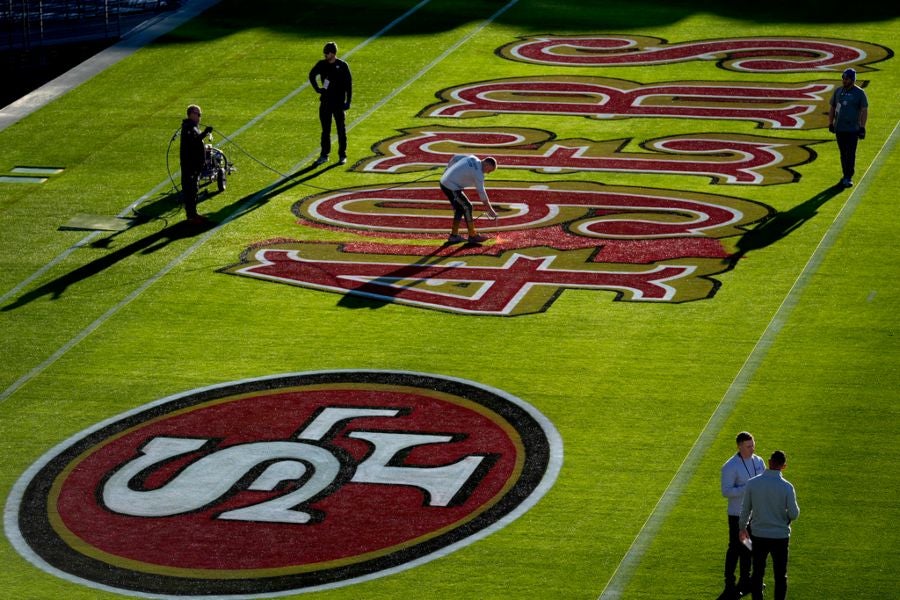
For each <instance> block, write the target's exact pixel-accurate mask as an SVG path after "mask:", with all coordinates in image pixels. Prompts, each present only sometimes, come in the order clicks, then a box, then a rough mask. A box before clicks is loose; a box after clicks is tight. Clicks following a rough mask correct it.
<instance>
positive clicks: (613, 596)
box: [599, 122, 900, 600]
mask: <svg viewBox="0 0 900 600" xmlns="http://www.w3.org/2000/svg"><path fill="white" fill-rule="evenodd" d="M898 132H900V122H898V123H897V124H895V125H894V129H893V131H891V135H890V136H888V138H887V140H886V141H885V143H884V145H883V146H882V147H881V149H880V150H879V151H878V154H877V155H876V156H875V160H874V161H873V162H872V164H871V165H870V166H869V167H868V168H867V169H866V171H865V173H863V176H862V178H861V179H860V182H859V186H858V187H856V188H854V190H853V192H852V193H851V194H850V197H849V198H847V200H846V202H844V205H843V206H842V207H841V209H840V210H839V211H838V214H837V215H836V216H835V218H834V221H833V222H832V223H831V226H830V227H829V228H828V230H827V231H826V232H825V234H824V235H823V236H822V239H821V240H820V241H819V244H818V245H817V246H816V249H815V250H814V251H813V253H812V255H811V256H810V257H809V260H807V261H806V265H804V267H803V270H802V271H800V274H799V275H798V276H797V279H795V280H794V284H793V285H792V286H791V289H790V290H789V291H788V293H787V295H786V296H785V297H784V300H782V302H781V305H780V306H779V307H778V310H776V311H775V314H774V315H773V316H772V319H771V320H770V321H769V324H768V325H767V326H766V328H765V330H764V331H763V333H762V335H761V336H760V338H759V339H758V340H757V342H756V344H755V345H754V347H753V350H751V352H750V354H749V355H748V356H747V359H746V360H745V361H744V364H743V365H742V366H741V369H740V371H738V373H737V375H736V376H735V378H734V379H733V380H732V382H731V385H730V386H729V387H728V389H727V390H726V391H725V394H724V396H723V397H722V399H721V400H720V401H719V404H718V405H717V406H716V410H715V411H714V412H713V414H712V415H711V416H710V418H709V420H708V421H707V422H706V425H705V426H704V427H703V430H702V431H701V432H700V435H699V436H698V437H697V439H696V440H695V441H694V444H693V446H691V449H690V451H689V452H688V454H687V456H685V458H684V460H683V461H682V463H681V465H680V466H679V467H678V470H677V471H676V472H675V475H674V477H672V480H671V481H670V482H669V485H668V486H667V487H666V489H665V491H664V492H663V494H662V496H661V497H660V498H659V500H658V501H657V503H656V506H654V507H653V511H652V512H651V513H650V516H649V517H647V520H646V521H645V522H644V524H643V526H641V529H640V531H639V532H638V534H637V536H636V537H635V539H634V541H633V542H632V543H631V547H629V548H628V552H626V553H625V556H623V557H622V560H621V561H619V564H618V566H617V567H616V570H615V572H613V575H612V577H611V578H610V579H609V581H608V582H607V583H606V586H605V587H604V588H603V591H602V592H601V593H600V596H599V599H600V600H618V599H619V598H622V594H623V593H624V591H625V588H626V587H628V583H629V582H630V581H631V577H632V575H633V574H634V571H635V569H636V568H637V566H638V564H639V563H640V561H641V559H642V558H643V556H644V554H645V553H646V551H647V549H648V548H649V547H650V544H651V543H652V542H653V539H654V538H655V537H656V535H657V534H658V533H659V530H660V528H661V527H662V524H663V522H664V521H665V520H666V518H667V517H668V516H669V513H670V512H671V511H672V508H673V507H674V506H675V503H676V502H677V501H678V499H679V498H680V497H681V494H682V492H683V491H684V488H685V486H686V485H687V483H688V482H689V481H690V480H691V479H692V478H693V476H694V473H695V472H696V470H697V465H698V464H699V463H700V460H701V459H702V458H703V456H704V455H705V454H706V452H707V451H708V450H709V448H710V446H711V445H712V443H713V441H714V440H715V439H716V437H717V436H718V434H719V432H720V431H721V430H722V426H723V425H724V424H725V421H726V420H727V419H728V417H729V416H730V415H731V412H732V410H733V409H734V406H735V405H736V404H737V402H738V400H740V398H741V396H742V395H743V394H744V391H745V390H746V389H747V386H748V385H749V384H750V381H751V380H752V379H753V376H754V375H755V374H756V371H757V370H758V369H759V367H760V365H761V364H762V362H763V360H764V359H765V357H766V355H767V354H768V352H769V349H770V348H771V347H772V344H774V342H775V339H776V338H777V337H778V334H779V333H780V332H781V330H782V329H783V328H784V325H785V323H787V320H788V318H790V316H791V313H792V312H793V311H794V308H796V306H797V304H798V302H799V301H800V297H801V296H802V295H803V291H804V290H805V289H806V287H807V286H808V285H809V282H810V281H811V280H812V278H813V276H814V275H815V274H816V271H818V270H819V267H820V266H821V265H822V261H823V260H825V257H826V256H827V255H828V252H829V251H830V250H831V248H832V247H833V246H834V243H835V242H836V241H837V239H838V236H840V234H841V232H842V231H843V230H844V227H845V226H846V225H847V222H848V221H849V220H850V217H851V216H853V213H854V211H855V210H856V207H857V206H858V205H859V202H860V199H861V198H862V197H863V196H865V193H866V191H867V190H868V188H869V182H870V181H871V179H872V178H870V177H869V173H870V172H871V173H873V177H875V176H877V173H878V172H879V171H880V170H881V167H882V166H883V163H884V161H885V160H886V159H887V157H888V156H889V155H890V154H891V153H892V152H893V149H894V146H896V144H897V139H898V137H900V135H898Z"/></svg>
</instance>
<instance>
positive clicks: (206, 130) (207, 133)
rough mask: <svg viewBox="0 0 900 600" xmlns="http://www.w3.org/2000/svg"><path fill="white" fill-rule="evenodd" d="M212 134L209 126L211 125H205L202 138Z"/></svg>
mask: <svg viewBox="0 0 900 600" xmlns="http://www.w3.org/2000/svg"><path fill="white" fill-rule="evenodd" d="M212 132H213V128H212V126H211V125H207V126H206V129H204V130H203V137H206V136H208V135H209V134H211V133H212Z"/></svg>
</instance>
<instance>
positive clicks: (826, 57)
mask: <svg viewBox="0 0 900 600" xmlns="http://www.w3.org/2000/svg"><path fill="white" fill-rule="evenodd" d="M497 52H498V54H500V55H501V56H503V57H505V58H508V59H510V60H515V61H519V62H527V63H534V64H541V65H552V66H555V67H560V66H572V67H575V66H595V67H616V66H635V65H661V64H669V63H677V62H686V61H693V60H707V61H708V60H714V61H716V63H717V64H718V66H719V67H721V68H723V69H726V70H729V71H739V72H745V73H797V72H803V71H817V72H836V73H840V72H841V71H843V70H844V69H846V68H847V67H855V68H856V69H857V71H867V70H869V69H868V68H866V65H870V64H872V63H876V62H879V61H882V60H885V59H886V58H890V57H891V56H892V53H891V51H890V50H888V49H887V48H884V47H882V46H878V45H876V44H870V43H867V42H860V41H856V40H840V39H829V38H790V37H753V38H723V39H717V40H702V41H694V42H682V43H669V42H667V41H666V40H664V39H662V38H656V37H648V36H631V35H578V36H564V35H563V36H556V35H544V36H536V37H526V38H523V39H521V40H520V41H517V42H512V43H510V44H507V45H506V46H503V47H502V48H500V49H499V50H498V51H497Z"/></svg>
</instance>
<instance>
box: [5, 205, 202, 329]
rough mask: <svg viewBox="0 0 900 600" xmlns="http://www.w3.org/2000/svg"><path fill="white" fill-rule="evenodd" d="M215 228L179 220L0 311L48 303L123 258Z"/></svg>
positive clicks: (59, 278)
mask: <svg viewBox="0 0 900 600" xmlns="http://www.w3.org/2000/svg"><path fill="white" fill-rule="evenodd" d="M213 227H215V223H209V224H205V225H200V226H198V225H192V224H191V223H188V222H187V221H181V222H179V223H175V224H174V225H169V226H168V227H165V228H163V229H161V230H159V231H157V232H155V233H152V234H150V235H148V236H146V237H143V238H141V239H138V240H135V241H133V242H131V243H130V244H128V245H126V246H122V247H121V248H118V249H116V250H113V251H112V252H110V253H109V254H104V255H103V256H101V257H100V258H97V259H95V260H92V261H91V262H89V263H87V264H85V265H82V266H80V267H78V268H77V269H74V270H72V271H70V272H68V273H66V274H65V275H61V276H60V277H57V278H56V279H53V280H51V281H48V282H47V283H45V284H43V285H41V286H40V287H37V288H35V289H33V290H31V291H30V292H27V293H25V294H23V295H21V296H19V298H18V299H17V300H16V301H15V302H12V303H10V304H7V305H6V306H4V307H3V308H0V311H4V312H6V311H10V310H13V309H16V308H19V307H21V306H24V305H26V304H28V303H29V302H32V301H34V300H37V299H38V298H41V297H42V296H49V297H50V298H51V299H52V300H56V299H58V298H59V297H60V296H62V295H63V293H64V292H65V291H66V290H67V289H68V288H69V286H71V285H74V284H76V283H78V282H80V281H84V280H85V279H87V278H89V277H93V276H94V275H97V274H98V273H101V272H103V271H105V270H106V269H108V268H110V267H112V266H113V265H115V264H117V263H119V262H121V261H123V260H125V259H126V258H128V257H130V256H133V255H135V254H137V253H139V252H143V253H145V254H149V253H150V252H155V251H156V250H159V249H160V248H162V247H164V246H166V245H168V244H170V243H172V242H174V241H175V240H181V239H185V238H189V237H193V236H195V235H197V234H199V233H202V232H203V231H206V230H209V229H212V228H213Z"/></svg>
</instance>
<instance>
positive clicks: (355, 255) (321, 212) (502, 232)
mask: <svg viewBox="0 0 900 600" xmlns="http://www.w3.org/2000/svg"><path fill="white" fill-rule="evenodd" d="M495 54H496V55H498V56H499V57H500V58H501V59H506V60H511V61H516V62H519V63H524V64H525V65H531V66H537V72H536V73H535V74H528V75H527V76H521V77H508V78H497V79H493V80H488V81H476V82H462V83H456V84H453V85H451V86H448V87H445V88H444V89H443V90H441V91H438V92H437V93H436V96H437V98H438V102H436V103H433V104H431V105H429V106H426V107H425V108H424V109H422V110H421V111H420V112H419V113H418V114H417V115H415V116H416V117H418V118H429V119H440V120H443V122H442V123H438V124H435V123H425V124H418V125H415V126H411V127H402V128H399V129H398V130H397V134H396V135H391V136H389V137H386V138H383V139H382V140H381V141H379V142H376V143H375V144H373V145H372V155H371V156H368V157H364V158H362V159H361V160H359V161H358V162H357V163H356V164H354V165H353V166H352V167H351V171H354V172H356V173H361V174H367V175H368V174H384V175H392V176H397V175H401V174H405V173H419V172H423V171H424V172H426V176H427V172H429V171H434V170H437V169H443V168H445V167H446V165H447V164H448V161H449V160H450V159H451V158H452V157H453V156H454V155H457V154H476V155H478V156H480V157H484V156H488V155H490V156H493V157H495V158H496V159H497V161H498V168H499V169H500V171H501V172H502V173H503V175H504V176H507V177H508V176H510V175H507V174H511V176H512V177H513V178H515V177H520V178H521V180H520V181H502V180H501V176H500V175H499V174H498V175H497V176H496V177H491V178H489V180H488V182H487V183H486V187H487V189H488V194H489V196H490V199H491V202H492V204H493V205H494V207H495V208H496V210H497V213H498V214H499V219H498V220H497V221H488V220H485V219H483V220H481V221H479V222H478V223H477V228H478V230H479V231H480V232H481V233H485V234H488V235H489V236H490V238H491V239H490V241H489V242H488V243H487V244H484V245H482V246H470V245H443V242H444V240H446V239H447V238H446V236H447V234H448V233H449V232H450V228H451V221H452V219H451V217H452V213H453V211H452V208H451V206H450V203H449V202H448V201H447V200H446V198H445V197H444V195H443V194H442V193H441V192H440V190H439V188H438V182H437V181H430V182H429V183H428V184H425V183H421V182H420V181H421V179H424V177H425V176H423V177H419V179H417V180H416V181H414V182H405V183H398V182H388V183H385V184H383V185H382V184H370V185H368V186H367V187H354V188H344V189H340V190H335V191H333V192H328V193H324V194H316V195H313V196H309V197H306V198H303V199H301V200H300V201H298V202H296V203H295V204H294V206H293V210H294V213H295V214H296V215H297V216H298V217H299V218H300V219H301V223H302V224H303V225H305V226H308V227H314V228H320V229H329V230H331V231H332V232H341V233H347V234H348V236H352V237H348V238H347V239H346V240H341V241H338V242H319V241H304V240H298V239H284V238H280V239H277V240H266V241H261V242H258V243H255V244H253V245H252V246H251V247H250V248H247V249H246V250H245V251H244V252H243V253H242V254H241V257H240V262H239V263H238V264H236V265H232V266H229V267H226V268H225V269H222V271H224V272H227V273H232V274H235V275H241V276H245V277H254V278H258V279H263V280H267V281H274V282H279V283H286V284H289V285H295V286H299V287H305V288H309V289H315V290H322V291H328V292H333V293H337V294H341V295H347V296H353V297H356V298H362V300H358V301H356V302H360V303H362V304H365V303H367V302H374V303H376V304H384V303H391V304H403V305H407V306H415V307H419V308H429V309H438V310H445V311H450V312H455V313H459V314H469V315H492V316H517V315H525V314H531V313H536V312H541V311H544V310H547V309H548V308H549V307H550V306H551V304H552V303H553V302H554V301H555V300H556V299H557V298H558V297H559V296H560V294H561V293H562V292H563V291H565V290H570V289H580V290H603V291H608V292H611V293H613V294H614V295H615V299H616V300H620V301H630V302H688V301H693V300H701V299H706V298H711V297H713V296H714V295H715V293H716V290H717V289H718V288H719V282H718V281H717V280H716V279H714V276H715V275H719V274H722V273H725V272H726V271H729V270H731V269H733V268H734V267H735V266H736V265H737V264H738V260H739V259H740V258H741V257H742V256H744V254H745V252H746V248H747V247H748V238H746V237H745V236H746V235H747V234H748V233H751V232H754V230H756V229H757V228H758V227H760V226H761V225H765V224H766V223H772V222H774V219H771V217H773V216H774V213H775V210H774V209H772V208H769V207H768V206H765V205H763V204H761V203H758V202H753V201H752V200H749V199H741V198H735V197H731V196H722V195H718V194H698V193H696V192H692V191H687V190H673V189H662V188H652V187H649V185H650V183H647V185H646V186H643V185H641V182H642V179H643V181H648V180H649V181H650V182H652V181H653V179H652V178H654V177H655V178H657V179H658V178H659V177H661V176H663V177H666V180H665V181H666V185H670V184H671V182H672V181H673V179H675V178H676V176H677V178H679V179H681V180H682V181H684V182H685V183H689V184H690V185H695V184H696V182H697V181H698V180H699V181H701V182H703V183H709V184H714V185H718V186H731V187H732V188H733V189H734V186H740V188H738V189H741V190H742V191H744V190H749V189H752V188H756V189H760V188H762V187H763V186H784V185H790V184H793V183H796V182H798V181H799V180H800V178H801V176H802V173H801V171H800V169H801V168H802V167H804V166H806V165H809V164H810V163H812V162H813V161H814V160H815V159H816V150H815V149H814V147H815V146H816V145H817V144H820V143H821V142H823V141H825V140H824V139H823V138H822V135H821V134H822V133H823V132H822V130H823V129H825V128H826V127H827V125H828V111H829V101H830V98H831V97H832V95H833V94H834V91H835V89H836V87H837V86H838V84H837V81H838V77H837V76H836V75H835V76H833V77H830V78H828V79H824V78H823V74H828V75H831V74H836V73H840V72H841V71H842V70H844V69H845V68H847V67H849V66H854V67H856V68H857V69H858V70H859V71H860V72H866V71H873V70H874V68H873V67H871V66H869V65H871V64H874V63H877V62H879V61H882V60H885V59H887V58H890V57H891V56H892V51H891V50H890V49H888V48H885V47H882V46H878V45H874V44H869V43H866V42H858V41H853V40H841V39H831V38H817V39H814V38H785V37H753V38H722V39H716V40H701V41H687V42H682V43H670V42H668V41H666V40H662V39H660V38H655V37H648V36H633V35H590V34H582V35H572V36H564V35H562V36H557V35H539V36H530V37H525V38H520V39H519V40H518V41H514V42H511V43H509V44H506V45H504V46H503V47H501V48H499V49H497V50H496V52H495ZM685 61H716V66H717V67H718V68H720V69H725V70H728V71H732V72H735V73H740V74H747V73H754V74H767V75H770V76H773V77H772V78H773V79H775V76H778V75H782V74H787V73H800V72H809V73H811V75H810V76H809V77H807V78H806V81H800V82H785V81H777V80H776V81H765V82H760V81H753V82H745V81H740V80H739V78H738V77H729V79H730V80H726V81H723V80H718V79H716V78H708V77H707V78H704V79H699V80H696V81H686V80H675V81H656V82H654V81H647V80H646V78H645V77H642V78H641V81H634V80H628V79H620V78H613V77H610V76H609V75H610V73H609V70H610V69H612V68H614V67H619V66H631V67H634V66H635V65H645V66H647V67H648V68H646V69H644V71H642V74H646V75H648V76H649V75H652V73H651V71H652V69H651V68H649V67H651V66H653V65H665V64H672V63H678V62H685ZM551 67H552V69H553V70H554V71H555V72H554V73H540V70H542V69H549V68H551ZM561 67H580V68H582V69H584V68H585V67H595V68H596V69H597V75H585V74H578V75H566V74H560V73H559V72H558V71H559V68H561ZM866 84H867V82H866V81H859V82H858V85H860V86H865V85H866ZM497 116H504V117H505V118H506V120H508V119H509V118H511V117H514V116H521V119H522V122H523V123H525V124H527V125H529V126H508V125H505V126H503V127H497V126H493V125H487V126H484V125H480V124H478V123H477V120H478V119H483V118H495V117H497ZM546 117H551V118H553V119H554V120H555V121H554V122H558V120H561V119H566V118H568V119H570V120H571V119H579V122H580V123H582V124H583V127H581V128H579V130H578V131H579V133H578V137H564V138H563V137H559V136H558V135H557V134H556V133H555V132H553V131H548V130H546V129H540V128H538V127H537V125H538V124H541V123H546V121H545V120H542V119H545V118H546ZM586 118H587V119H590V120H586ZM448 119H455V120H456V121H455V122H456V123H464V125H446V124H444V123H447V120H448ZM624 119H628V120H631V121H634V120H636V119H642V120H646V119H651V120H653V119H655V120H656V122H657V123H660V128H663V127H668V126H667V125H665V123H671V121H672V120H678V121H681V122H691V121H696V122H702V123H704V128H705V127H708V125H707V124H710V123H711V122H713V121H716V122H718V123H720V124H721V123H727V124H728V127H729V129H731V128H733V129H732V130H731V131H718V130H714V129H712V130H707V131H687V132H686V131H681V130H679V129H672V128H670V127H668V128H667V129H666V130H662V129H660V130H657V131H652V130H650V131H649V132H648V130H646V129H645V128H642V127H635V128H634V129H635V133H636V134H637V135H641V136H642V137H640V138H638V137H634V135H633V134H632V131H631V130H625V132H623V131H622V130H621V128H616V132H615V133H614V132H611V131H610V129H611V128H609V127H605V124H607V123H613V122H615V121H621V120H624ZM660 119H665V121H661V120H660ZM750 127H752V128H755V129H760V130H763V131H761V132H758V133H757V134H751V133H747V129H748V128H750ZM816 130H818V131H816ZM582 131H583V132H584V133H581V132H582ZM785 132H793V133H797V132H802V133H803V137H798V136H797V135H791V136H785V135H779V134H783V133H785ZM827 139H829V140H830V139H831V138H827ZM613 174H615V175H614V176H618V177H619V178H620V179H619V181H622V179H621V176H622V175H627V176H629V179H628V182H629V183H631V181H632V180H633V181H634V185H629V186H624V185H617V186H614V185H603V183H602V182H603V181H605V180H606V178H608V177H610V176H613ZM548 175H549V176H552V177H554V178H557V179H558V178H559V177H562V176H565V177H566V179H565V180H564V181H557V180H554V181H548V180H542V179H540V177H542V176H548ZM439 176H440V173H436V174H435V177H434V179H437V177H439ZM576 176H577V177H579V178H580V179H581V180H575V179H574V177H576ZM476 207H478V204H477V203H476ZM759 239H761V238H760V237H759V236H757V240H759ZM751 247H752V246H751ZM351 302H352V301H344V300H342V303H345V304H348V305H352V304H351Z"/></svg>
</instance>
